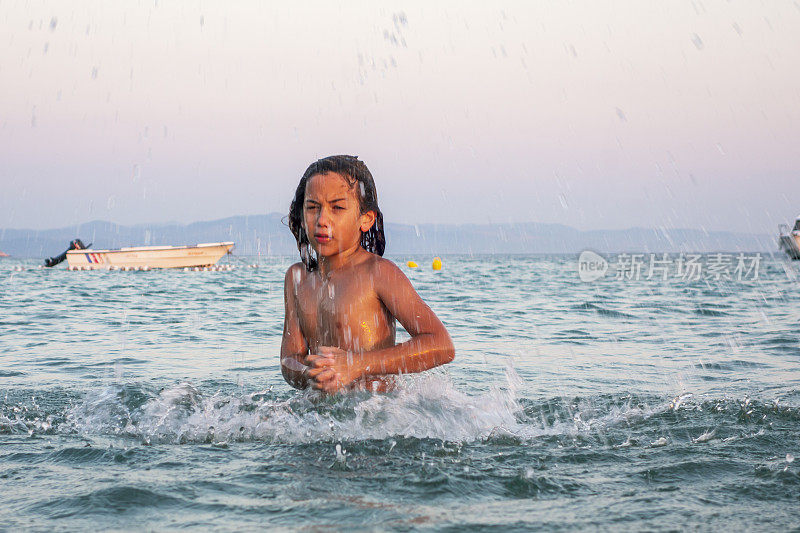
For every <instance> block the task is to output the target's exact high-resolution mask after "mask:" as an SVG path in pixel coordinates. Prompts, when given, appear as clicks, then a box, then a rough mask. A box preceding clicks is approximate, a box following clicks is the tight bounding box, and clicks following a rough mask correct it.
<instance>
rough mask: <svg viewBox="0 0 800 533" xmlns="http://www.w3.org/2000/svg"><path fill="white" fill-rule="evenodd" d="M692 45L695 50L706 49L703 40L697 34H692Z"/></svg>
mask: <svg viewBox="0 0 800 533" xmlns="http://www.w3.org/2000/svg"><path fill="white" fill-rule="evenodd" d="M692 44H694V46H695V48H697V49H698V50H702V49H703V47H704V45H703V39H701V38H700V36H699V35H697V34H696V33H693V34H692Z"/></svg>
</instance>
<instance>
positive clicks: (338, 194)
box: [303, 172, 375, 257]
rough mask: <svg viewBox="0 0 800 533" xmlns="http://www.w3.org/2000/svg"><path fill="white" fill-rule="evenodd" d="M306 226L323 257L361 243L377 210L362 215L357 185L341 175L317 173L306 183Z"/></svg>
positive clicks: (373, 220)
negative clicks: (353, 184)
mask: <svg viewBox="0 0 800 533" xmlns="http://www.w3.org/2000/svg"><path fill="white" fill-rule="evenodd" d="M305 196H306V197H305V202H304V203H303V226H304V229H305V230H306V234H307V235H308V240H309V242H310V243H311V247H312V248H314V250H315V251H316V252H317V253H318V254H319V255H320V256H322V257H326V256H331V255H335V254H337V253H340V252H342V251H344V250H348V249H350V248H353V247H354V246H358V245H359V242H360V239H361V232H362V231H367V230H369V228H370V227H372V224H373V223H374V222H375V213H374V212H373V211H368V212H366V213H364V214H361V207H360V204H359V201H358V197H357V196H356V187H354V186H351V185H350V183H349V182H348V181H347V180H346V179H345V178H344V177H342V176H340V175H339V174H336V173H335V172H327V173H325V174H315V175H314V176H312V177H311V178H310V179H309V180H308V183H307V184H306V195H305Z"/></svg>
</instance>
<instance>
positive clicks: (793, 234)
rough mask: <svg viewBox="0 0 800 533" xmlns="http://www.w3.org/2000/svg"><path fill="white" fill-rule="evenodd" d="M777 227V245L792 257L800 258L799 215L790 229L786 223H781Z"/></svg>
mask: <svg viewBox="0 0 800 533" xmlns="http://www.w3.org/2000/svg"><path fill="white" fill-rule="evenodd" d="M778 229H779V231H780V235H779V236H778V245H779V246H780V247H781V250H783V251H784V252H786V254H787V255H788V256H789V257H791V258H792V259H800V216H798V217H797V220H795V222H794V228H792V230H791V231H789V226H787V225H786V224H781V225H780V226H778Z"/></svg>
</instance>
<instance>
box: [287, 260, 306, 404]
mask: <svg viewBox="0 0 800 533" xmlns="http://www.w3.org/2000/svg"><path fill="white" fill-rule="evenodd" d="M302 268H303V265H302V264H299V263H298V264H295V265H292V266H291V267H289V270H288V271H286V277H285V278H284V281H283V301H284V308H285V314H284V319H283V340H282V341H281V373H282V374H283V379H285V380H286V382H287V383H288V384H289V385H291V386H292V387H295V388H297V389H304V388H306V387H307V386H308V377H307V375H306V372H307V371H308V367H307V366H306V365H304V364H303V361H304V360H305V357H306V354H308V343H306V339H305V337H304V336H303V332H302V331H301V330H300V319H299V318H298V316H297V291H296V290H295V284H296V280H299V279H300V276H301V275H302V271H301V270H299V269H302Z"/></svg>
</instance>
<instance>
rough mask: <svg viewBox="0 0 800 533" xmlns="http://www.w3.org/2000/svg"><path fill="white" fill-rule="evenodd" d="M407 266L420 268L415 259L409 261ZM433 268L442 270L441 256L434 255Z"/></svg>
mask: <svg viewBox="0 0 800 533" xmlns="http://www.w3.org/2000/svg"><path fill="white" fill-rule="evenodd" d="M406 266H407V267H408V268H419V265H418V264H417V263H416V262H414V261H407V262H406ZM431 268H432V269H434V270H441V269H442V258H441V257H434V258H433V263H432V264H431Z"/></svg>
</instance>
